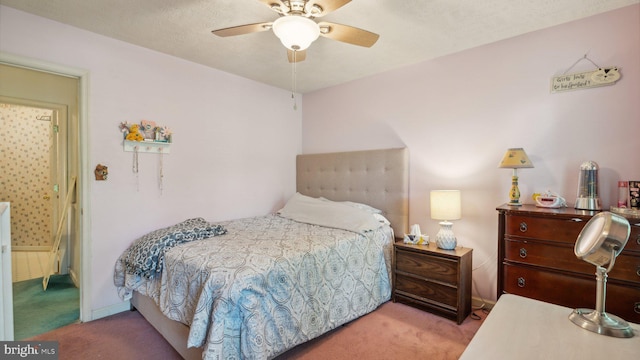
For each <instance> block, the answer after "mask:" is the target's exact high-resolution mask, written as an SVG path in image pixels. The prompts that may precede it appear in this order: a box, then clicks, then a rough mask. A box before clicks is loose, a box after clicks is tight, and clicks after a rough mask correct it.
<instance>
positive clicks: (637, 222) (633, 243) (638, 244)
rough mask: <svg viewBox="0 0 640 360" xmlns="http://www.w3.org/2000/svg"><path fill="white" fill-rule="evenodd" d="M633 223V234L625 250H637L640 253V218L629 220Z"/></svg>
mask: <svg viewBox="0 0 640 360" xmlns="http://www.w3.org/2000/svg"><path fill="white" fill-rule="evenodd" d="M629 223H630V224H631V235H629V241H627V245H626V246H625V247H624V249H625V251H636V252H638V253H639V254H640V219H631V220H629Z"/></svg>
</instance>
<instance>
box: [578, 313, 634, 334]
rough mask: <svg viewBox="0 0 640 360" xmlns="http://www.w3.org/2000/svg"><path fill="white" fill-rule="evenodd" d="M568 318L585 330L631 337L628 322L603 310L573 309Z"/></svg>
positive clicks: (631, 332)
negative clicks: (600, 311)
mask: <svg viewBox="0 0 640 360" xmlns="http://www.w3.org/2000/svg"><path fill="white" fill-rule="evenodd" d="M569 320H571V322H573V323H574V324H576V325H578V326H580V327H581V328H583V329H585V330H589V331H591V332H594V333H598V334H601V335H607V336H612V337H618V338H630V337H633V330H632V329H631V326H629V323H627V322H626V321H624V320H622V319H621V318H619V317H617V316H615V315H609V314H607V313H605V312H602V313H599V312H598V311H596V310H591V309H575V310H574V311H573V312H572V313H571V315H569Z"/></svg>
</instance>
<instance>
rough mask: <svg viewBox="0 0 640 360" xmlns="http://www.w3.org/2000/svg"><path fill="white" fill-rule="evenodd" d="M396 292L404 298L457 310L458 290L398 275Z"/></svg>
mask: <svg viewBox="0 0 640 360" xmlns="http://www.w3.org/2000/svg"><path fill="white" fill-rule="evenodd" d="M396 292H398V294H402V295H404V296H410V297H413V298H418V299H419V300H420V301H426V302H436V303H438V304H439V305H440V306H443V305H446V306H448V307H449V308H450V309H451V310H456V308H457V303H458V289H457V288H455V287H451V286H447V285H443V284H439V283H435V282H432V281H429V280H424V279H421V278H415V277H413V276H409V275H402V274H397V275H396Z"/></svg>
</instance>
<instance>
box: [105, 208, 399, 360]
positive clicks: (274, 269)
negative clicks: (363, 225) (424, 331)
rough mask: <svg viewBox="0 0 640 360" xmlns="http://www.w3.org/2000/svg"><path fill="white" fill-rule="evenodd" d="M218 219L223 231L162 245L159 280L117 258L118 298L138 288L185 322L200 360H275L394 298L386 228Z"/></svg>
mask: <svg viewBox="0 0 640 360" xmlns="http://www.w3.org/2000/svg"><path fill="white" fill-rule="evenodd" d="M219 224H220V225H221V226H224V228H225V229H226V230H227V233H226V234H225V235H221V236H216V237H212V238H208V239H204V240H198V241H193V242H190V243H186V244H181V245H178V246H176V247H174V248H173V249H171V250H169V251H167V252H166V254H165V259H164V262H165V263H164V269H163V270H162V275H161V276H159V277H157V278H156V279H146V278H143V277H141V276H136V275H134V274H127V273H126V270H125V267H124V265H123V263H122V261H120V260H119V261H118V262H117V263H116V273H115V283H116V285H118V290H119V293H120V295H121V296H122V297H123V298H127V297H128V296H130V294H131V291H133V290H135V291H139V292H140V293H142V294H143V295H147V296H150V297H151V298H153V299H154V300H155V301H156V302H157V304H158V306H159V307H160V309H161V310H162V312H163V313H164V314H165V315H166V316H167V317H169V318H171V319H173V320H176V321H180V322H182V323H184V324H187V325H189V326H190V333H189V341H188V346H196V347H200V346H202V347H203V349H204V352H203V358H204V359H271V358H273V357H275V356H277V355H279V354H281V353H283V352H285V351H286V350H288V349H291V348H293V347H294V346H296V345H298V344H301V343H303V342H306V341H308V340H311V339H313V338H315V337H317V336H319V335H321V334H323V333H326V332H327V331H329V330H332V329H334V328H336V327H338V326H340V325H342V324H345V323H347V322H349V321H351V320H354V319H356V318H358V317H360V316H362V315H364V314H367V313H369V312H371V311H373V310H375V309H376V308H377V307H378V306H379V305H380V304H382V303H384V302H386V301H388V300H389V299H390V296H391V286H390V271H391V249H392V245H393V232H392V230H391V228H390V227H388V226H383V227H381V228H379V229H377V230H374V231H368V232H366V234H365V235H363V234H357V233H354V232H350V231H346V230H340V229H335V228H327V227H322V226H317V225H310V224H304V223H299V222H295V221H293V220H288V219H285V218H282V217H279V216H277V215H268V216H264V217H255V218H247V219H240V220H234V221H229V222H221V223H219Z"/></svg>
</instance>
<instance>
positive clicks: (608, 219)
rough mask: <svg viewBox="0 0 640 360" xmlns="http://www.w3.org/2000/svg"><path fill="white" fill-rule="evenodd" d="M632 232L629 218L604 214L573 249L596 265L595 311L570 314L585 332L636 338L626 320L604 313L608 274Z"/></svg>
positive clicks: (598, 217)
mask: <svg viewBox="0 0 640 360" xmlns="http://www.w3.org/2000/svg"><path fill="white" fill-rule="evenodd" d="M630 233H631V226H630V225H629V221H627V219H625V218H624V217H622V216H620V215H617V214H614V213H610V212H602V213H599V214H597V215H595V216H594V217H592V218H591V220H589V222H587V224H586V225H585V226H584V228H583V229H582V231H581V232H580V235H578V239H577V240H576V244H575V247H574V252H575V254H576V256H577V257H578V258H579V259H582V260H584V261H586V262H588V263H590V264H592V265H595V266H596V309H595V310H591V309H576V310H574V311H573V312H572V313H571V315H569V319H570V320H571V321H572V322H573V323H574V324H576V325H578V326H580V327H581V328H583V329H585V330H589V331H592V332H595V333H598V334H602V335H608V336H613V337H622V338H630V337H633V330H632V329H631V327H630V326H629V324H628V323H627V322H626V321H624V320H622V319H620V318H619V317H617V316H615V315H609V314H607V313H606V312H605V296H606V283H607V273H608V272H609V271H611V269H612V268H613V265H614V264H615V259H616V257H617V256H618V255H619V254H620V252H621V251H622V249H623V248H624V246H625V245H626V244H627V240H628V239H629V234H630ZM605 266H606V268H605Z"/></svg>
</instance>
